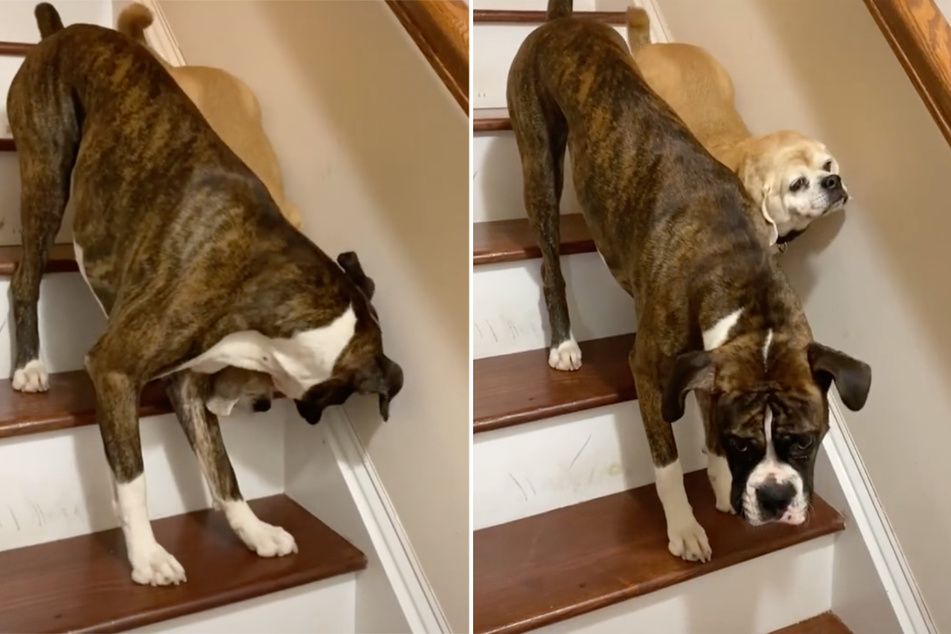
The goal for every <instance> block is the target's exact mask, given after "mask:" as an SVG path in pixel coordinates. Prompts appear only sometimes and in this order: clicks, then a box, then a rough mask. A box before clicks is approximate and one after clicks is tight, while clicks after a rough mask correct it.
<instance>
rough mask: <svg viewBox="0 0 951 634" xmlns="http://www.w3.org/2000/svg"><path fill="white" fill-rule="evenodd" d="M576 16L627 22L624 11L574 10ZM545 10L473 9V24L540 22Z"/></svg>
mask: <svg viewBox="0 0 951 634" xmlns="http://www.w3.org/2000/svg"><path fill="white" fill-rule="evenodd" d="M572 15H573V16H574V17H576V18H584V19H586V20H595V21H597V22H604V23H605V24H627V17H626V16H627V14H626V13H625V12H624V11H575V12H573V14H572ZM547 19H548V18H547V16H546V12H545V11H523V10H508V9H473V10H472V23H473V24H541V23H543V22H545V21H546V20H547Z"/></svg>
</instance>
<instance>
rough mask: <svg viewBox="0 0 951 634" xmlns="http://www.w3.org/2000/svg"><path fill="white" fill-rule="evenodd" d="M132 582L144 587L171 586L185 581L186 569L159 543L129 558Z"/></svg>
mask: <svg viewBox="0 0 951 634" xmlns="http://www.w3.org/2000/svg"><path fill="white" fill-rule="evenodd" d="M129 563H131V564H132V581H135V582H136V583H141V584H142V585H144V586H170V585H176V586H177V585H178V584H180V583H182V582H183V581H185V569H184V568H182V565H181V564H180V563H178V560H177V559H175V558H174V557H172V555H171V554H169V552H168V551H167V550H165V549H164V548H162V546H161V544H159V543H158V542H154V543H153V544H152V545H151V546H146V547H144V548H142V549H140V550H139V551H138V552H137V553H136V554H135V555H133V556H130V557H129Z"/></svg>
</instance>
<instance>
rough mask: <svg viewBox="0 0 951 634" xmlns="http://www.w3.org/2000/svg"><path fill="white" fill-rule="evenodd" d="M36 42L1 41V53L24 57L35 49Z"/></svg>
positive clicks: (7, 55)
mask: <svg viewBox="0 0 951 634" xmlns="http://www.w3.org/2000/svg"><path fill="white" fill-rule="evenodd" d="M34 46H36V44H28V43H27V42H0V55H2V56H5V57H22V56H24V55H26V54H27V53H29V52H30V51H31V50H33V47H34Z"/></svg>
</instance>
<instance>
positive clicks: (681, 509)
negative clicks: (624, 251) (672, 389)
mask: <svg viewBox="0 0 951 634" xmlns="http://www.w3.org/2000/svg"><path fill="white" fill-rule="evenodd" d="M642 334H643V333H641V332H638V337H640V336H642ZM629 363H630V366H631V371H632V372H633V374H634V384H635V386H636V388H637V403H638V405H639V407H640V411H641V418H642V419H643V423H644V430H645V431H646V432H647V443H648V445H649V446H650V450H651V458H652V460H653V462H654V482H655V486H656V487H657V497H659V498H660V502H661V506H662V507H663V509H664V518H665V520H666V522H667V539H668V544H667V549H668V550H669V551H670V553H671V554H672V555H674V556H676V557H680V558H681V559H684V560H686V561H709V560H710V557H711V556H712V554H713V551H712V550H711V548H710V540H709V539H708V538H707V533H706V531H704V530H703V527H702V526H701V525H700V523H699V522H697V518H696V517H695V516H694V514H693V507H692V506H690V500H688V499H687V490H686V489H685V488H684V471H683V466H682V465H681V463H680V457H679V456H678V454H677V441H676V440H675V439H674V430H673V426H672V425H671V424H670V423H668V422H667V421H665V420H664V417H663V414H662V399H663V394H662V391H661V388H660V386H659V385H658V384H657V381H656V380H655V379H654V378H653V377H654V375H655V369H654V368H652V367H648V366H649V364H650V361H649V360H647V359H643V358H641V357H640V356H639V354H638V345H637V344H636V343H635V347H634V350H632V351H631V354H630V357H629Z"/></svg>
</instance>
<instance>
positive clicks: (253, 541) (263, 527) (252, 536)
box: [238, 520, 297, 557]
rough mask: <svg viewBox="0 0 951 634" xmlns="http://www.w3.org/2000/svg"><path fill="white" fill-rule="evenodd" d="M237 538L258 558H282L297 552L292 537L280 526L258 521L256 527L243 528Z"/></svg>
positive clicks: (295, 543)
mask: <svg viewBox="0 0 951 634" xmlns="http://www.w3.org/2000/svg"><path fill="white" fill-rule="evenodd" d="M238 537H240V538H241V540H242V541H243V542H244V543H245V544H247V546H248V548H250V549H251V550H253V551H254V552H256V553H257V554H258V556H260V557H283V556H284V555H289V554H291V553H296V552H297V542H295V541H294V536H293V535H291V534H290V533H288V532H287V531H286V530H284V529H283V528H281V527H280V526H271V525H270V524H266V523H265V522H262V521H260V520H258V523H257V525H256V526H249V527H245V528H244V529H243V530H242V531H241V532H239V533H238Z"/></svg>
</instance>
